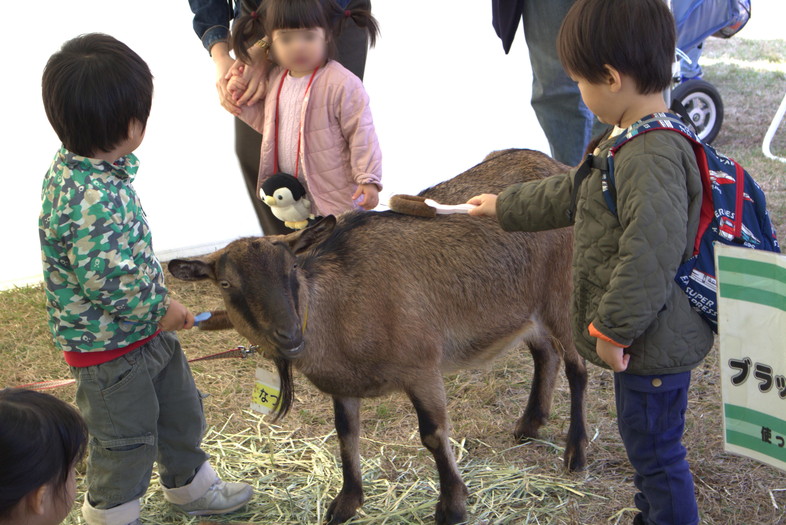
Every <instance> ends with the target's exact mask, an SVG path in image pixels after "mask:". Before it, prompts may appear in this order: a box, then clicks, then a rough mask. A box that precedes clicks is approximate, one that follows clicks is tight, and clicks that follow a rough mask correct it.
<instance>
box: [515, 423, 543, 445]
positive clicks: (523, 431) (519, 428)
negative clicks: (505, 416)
mask: <svg viewBox="0 0 786 525" xmlns="http://www.w3.org/2000/svg"><path fill="white" fill-rule="evenodd" d="M539 428H540V427H539V426H538V427H535V426H534V425H526V424H523V423H521V424H518V425H516V430H514V431H513V439H515V440H516V443H526V442H527V441H529V440H530V439H538V429H539Z"/></svg>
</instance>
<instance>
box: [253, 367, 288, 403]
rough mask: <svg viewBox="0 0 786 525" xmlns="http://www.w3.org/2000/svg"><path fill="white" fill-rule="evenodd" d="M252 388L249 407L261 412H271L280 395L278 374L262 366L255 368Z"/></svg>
mask: <svg viewBox="0 0 786 525" xmlns="http://www.w3.org/2000/svg"><path fill="white" fill-rule="evenodd" d="M254 379H255V381H254V390H253V391H252V393H251V409H252V410H256V411H257V412H261V413H263V414H272V413H273V412H275V410H274V408H273V407H275V406H276V402H277V401H278V397H279V396H280V395H281V382H280V380H279V378H278V375H276V374H273V373H272V372H268V371H267V370H265V369H264V368H257V371H256V374H255V377H254Z"/></svg>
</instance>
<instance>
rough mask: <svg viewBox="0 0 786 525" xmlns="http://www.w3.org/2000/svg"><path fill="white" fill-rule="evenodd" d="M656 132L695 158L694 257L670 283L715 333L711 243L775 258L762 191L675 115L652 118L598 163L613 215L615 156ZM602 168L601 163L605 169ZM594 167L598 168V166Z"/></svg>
mask: <svg viewBox="0 0 786 525" xmlns="http://www.w3.org/2000/svg"><path fill="white" fill-rule="evenodd" d="M657 129H666V130H672V131H675V132H677V133H679V134H681V135H683V136H685V137H686V138H688V139H689V140H690V142H691V145H692V146H693V152H694V153H695V155H696V162H697V163H698V165H699V172H700V173H701V182H702V202H701V216H700V219H699V230H698V233H697V234H696V240H695V243H694V245H693V257H691V258H690V259H688V260H687V261H685V262H684V263H683V264H682V265H681V266H680V267H679V268H678V269H677V275H676V276H675V277H674V280H675V281H677V284H678V285H679V286H680V288H682V290H683V291H684V292H685V293H686V294H687V296H688V298H689V299H690V301H691V304H692V305H693V307H694V308H695V309H696V310H697V311H698V312H699V313H700V314H701V315H702V317H703V318H704V320H705V321H707V322H708V323H709V325H710V326H711V327H712V330H713V331H714V332H717V331H718V310H717V305H718V298H717V283H716V279H715V254H714V246H713V245H714V243H716V242H720V243H723V244H730V245H733V246H742V247H746V248H753V249H755V250H765V251H769V252H777V253H780V251H781V250H780V247H779V245H778V239H777V238H776V236H775V229H774V228H773V227H772V222H771V221H770V215H769V213H768V212H767V204H766V199H765V197H764V192H763V191H762V190H761V188H760V187H759V185H758V184H757V183H756V181H755V180H753V177H751V176H750V175H749V174H748V172H747V171H745V170H744V169H743V167H742V166H740V165H739V164H737V163H736V162H735V161H733V160H731V159H729V158H726V157H724V156H723V155H721V154H719V153H717V152H716V151H715V150H714V149H713V148H712V146H708V145H707V144H704V143H703V142H702V141H701V140H700V139H699V138H698V137H697V136H696V135H695V133H693V131H691V130H690V128H688V127H687V126H686V125H685V124H684V123H683V121H682V120H680V118H679V117H678V116H677V115H673V114H670V113H655V114H653V115H650V116H648V117H645V118H643V119H641V120H640V121H638V122H637V123H636V124H634V125H633V126H631V127H630V129H628V130H627V131H626V132H625V133H623V134H621V135H620V136H619V137H618V138H617V141H616V142H615V143H614V145H613V146H612V147H611V149H610V150H609V154H608V157H607V159H606V161H607V162H605V163H604V162H602V160H601V159H597V160H601V162H600V163H599V164H600V168H601V171H602V172H603V180H602V188H603V197H604V198H605V199H606V204H607V205H608V207H609V210H611V212H612V213H613V214H614V215H616V214H617V191H616V188H615V186H614V155H615V154H616V153H617V152H618V151H619V149H620V148H621V147H622V146H624V145H625V144H626V143H628V141H630V140H632V139H634V138H636V137H637V136H639V135H641V134H642V133H646V132H648V131H653V130H657ZM603 164H606V165H605V166H604V165H603ZM593 166H595V167H598V162H597V161H596V162H594V163H593Z"/></svg>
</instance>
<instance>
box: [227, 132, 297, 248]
mask: <svg viewBox="0 0 786 525" xmlns="http://www.w3.org/2000/svg"><path fill="white" fill-rule="evenodd" d="M261 148H262V135H260V134H259V133H257V132H256V131H255V130H254V129H253V128H252V127H251V126H249V125H248V124H246V123H245V122H243V121H242V120H240V119H239V118H235V154H236V155H237V159H238V161H240V171H241V172H242V173H243V180H244V181H245V183H246V190H247V191H248V196H249V198H250V199H251V204H252V205H253V206H254V212H256V214H257V220H258V221H259V225H260V227H261V228H262V232H263V233H264V234H265V235H280V234H285V233H290V232H291V231H292V230H290V229H289V228H287V227H286V226H284V223H283V222H281V221H280V220H278V219H277V218H276V217H275V215H273V212H271V211H270V206H268V205H267V204H265V203H264V202H262V201H261V200H260V199H259V196H258V194H257V179H258V178H259V152H260V150H261Z"/></svg>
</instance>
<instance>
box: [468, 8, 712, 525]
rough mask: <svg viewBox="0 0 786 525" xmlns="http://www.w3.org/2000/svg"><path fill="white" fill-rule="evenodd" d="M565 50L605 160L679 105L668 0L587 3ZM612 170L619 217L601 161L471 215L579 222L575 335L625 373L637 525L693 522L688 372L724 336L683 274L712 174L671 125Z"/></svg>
mask: <svg viewBox="0 0 786 525" xmlns="http://www.w3.org/2000/svg"><path fill="white" fill-rule="evenodd" d="M557 48H558V51H559V55H560V60H561V61H562V63H563V66H564V67H565V69H566V71H567V72H568V73H569V75H570V76H571V78H573V79H574V80H575V81H577V82H578V87H579V91H580V92H581V96H582V99H583V100H584V102H585V103H586V105H587V107H589V108H590V110H592V112H593V113H595V114H596V115H597V116H598V118H599V119H600V120H601V122H604V123H606V124H610V125H613V126H615V129H614V131H612V133H611V134H610V135H609V136H606V137H604V138H603V139H602V140H601V141H600V143H599V145H598V147H597V149H596V150H595V157H596V158H598V159H605V158H606V156H607V154H608V152H609V149H610V148H611V146H612V145H613V144H614V142H615V139H616V136H617V135H618V134H619V133H624V132H625V131H626V130H627V129H629V128H630V127H631V126H633V125H635V124H636V123H637V122H639V121H641V120H642V119H646V118H647V117H648V116H649V115H652V114H657V113H661V112H666V111H668V108H667V106H666V102H665V100H664V97H663V91H664V90H665V89H667V88H668V87H669V86H670V85H671V64H672V62H673V60H674V53H675V51H674V49H675V27H674V19H673V18H672V16H671V13H670V12H669V10H668V7H667V6H666V4H665V2H663V0H578V1H577V2H576V3H575V4H574V6H573V7H572V8H571V10H570V11H569V12H568V15H567V16H566V17H565V20H564V21H563V25H562V28H561V30H560V34H559V38H558V42H557ZM614 166H615V167H614V175H615V179H616V188H617V211H618V214H617V215H614V214H613V213H612V212H611V211H610V210H609V207H608V205H607V204H606V201H605V199H604V197H603V190H602V184H603V181H602V172H601V169H599V168H597V167H595V166H593V167H592V169H591V171H590V173H589V175H588V176H586V178H584V179H583V180H581V177H576V173H577V170H578V168H574V169H573V170H570V171H568V172H566V173H563V174H558V175H554V176H552V177H547V178H546V179H543V180H539V181H533V182H527V183H523V184H520V185H515V186H512V187H510V188H508V189H506V190H505V191H503V192H502V193H501V194H500V195H499V197H497V196H495V195H481V196H478V197H474V198H473V199H470V201H469V202H470V203H472V204H477V205H478V207H477V208H476V209H474V210H473V211H471V212H470V213H471V214H473V215H479V216H482V215H487V216H492V217H497V218H498V220H499V222H500V225H501V226H502V228H503V229H505V230H508V231H514V230H522V231H538V230H546V229H551V228H560V227H567V226H570V225H573V233H574V243H573V288H574V289H573V305H572V308H571V315H572V317H573V319H572V321H573V335H574V340H575V343H576V348H577V350H578V351H579V352H580V353H581V354H582V355H583V356H584V357H585V358H587V359H589V360H590V361H592V362H593V363H595V364H597V365H600V366H603V367H606V368H611V369H612V370H613V371H614V372H615V373H614V391H615V401H616V407H617V422H618V426H619V431H620V436H621V437H622V441H623V443H624V445H625V450H626V452H627V454H628V458H629V459H630V462H631V464H632V465H633V467H634V469H635V476H634V483H635V485H636V488H637V489H638V490H639V492H638V493H637V494H636V496H635V498H634V502H635V504H636V507H637V508H638V509H639V511H640V512H639V514H637V515H636V517H635V518H634V520H633V523H634V524H659V525H660V524H668V525H677V524H679V525H695V524H697V523H698V522H699V517H698V510H697V504H696V496H695V494H694V486H693V477H692V475H691V472H690V468H689V465H688V462H687V460H686V450H685V447H684V446H683V445H682V434H683V431H684V428H685V411H686V408H687V399H688V388H689V385H690V370H691V369H692V368H694V367H696V366H697V365H698V364H699V363H701V361H702V359H703V358H704V356H705V355H706V354H707V352H708V351H709V349H710V348H711V347H712V343H713V337H712V332H711V330H710V327H709V325H708V324H706V323H705V322H704V321H703V320H702V318H701V316H700V315H699V314H698V313H697V312H695V311H694V310H693V309H692V308H691V306H690V303H689V301H688V298H687V296H686V295H685V294H684V293H683V292H682V290H681V289H680V288H679V287H678V286H677V283H676V282H675V280H674V276H675V275H676V273H677V267H678V266H679V265H680V264H681V263H682V262H683V261H684V260H687V259H688V258H689V257H690V256H691V255H692V250H693V240H694V239H695V237H696V232H697V230H698V224H699V217H700V212H701V201H702V198H701V192H702V186H701V177H700V173H699V169H698V165H697V163H696V158H695V155H694V153H693V149H692V147H691V144H690V143H689V142H688V140H687V139H685V138H684V137H681V136H680V135H679V134H677V133H674V132H672V131H668V130H666V131H660V130H656V131H653V132H652V133H647V134H644V135H642V136H641V137H639V138H637V139H636V140H635V141H631V142H630V143H629V144H628V145H626V146H625V148H622V149H620V151H619V152H618V153H617V155H616V157H615V164H614ZM574 203H575V213H573V209H572V205H573V204H574Z"/></svg>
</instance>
